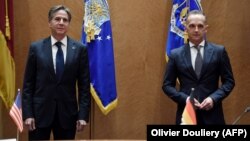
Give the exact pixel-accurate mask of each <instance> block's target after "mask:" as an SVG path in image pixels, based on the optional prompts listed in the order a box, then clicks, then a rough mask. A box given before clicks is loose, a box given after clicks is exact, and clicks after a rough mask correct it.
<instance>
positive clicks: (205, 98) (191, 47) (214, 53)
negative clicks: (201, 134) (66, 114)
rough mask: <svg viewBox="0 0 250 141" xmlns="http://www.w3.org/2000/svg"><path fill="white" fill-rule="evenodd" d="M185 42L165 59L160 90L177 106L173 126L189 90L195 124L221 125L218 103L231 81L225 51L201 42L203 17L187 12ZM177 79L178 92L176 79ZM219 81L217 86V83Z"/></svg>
mask: <svg viewBox="0 0 250 141" xmlns="http://www.w3.org/2000/svg"><path fill="white" fill-rule="evenodd" d="M185 26H186V29H185V30H186V32H187V34H188V43H187V44H185V45H184V46H182V47H180V48H177V49H174V50H172V52H171V55H170V56H169V61H168V65H167V69H166V72H165V76H164V82H163V86H162V89H163V91H164V92H165V94H166V95H168V96H169V97H170V98H171V99H172V100H173V101H174V102H176V103H177V112H176V124H177V125H178V124H180V123H181V118H182V113H183V110H184V107H185V104H186V101H187V99H188V98H189V95H190V92H191V89H192V88H195V91H194V97H195V99H194V106H195V109H196V119H197V124H198V125H207V124H222V125H223V124H225V120H224V115H223V108H222V101H223V99H224V98H226V97H227V96H228V95H229V94H230V92H231V91H232V90H233V88H234V85H235V82H234V77H233V73H232V68H231V64H230V60H229V57H228V55H227V52H226V50H225V48H224V47H223V46H221V45H216V44H213V43H210V42H208V41H206V40H205V38H204V37H205V34H206V32H207V27H208V25H206V17H205V15H204V14H203V13H202V12H200V11H197V10H195V11H191V12H190V13H189V14H188V16H187V20H186V25H185ZM177 79H178V80H179V89H177V88H176V80H177ZM220 80H221V83H220Z"/></svg>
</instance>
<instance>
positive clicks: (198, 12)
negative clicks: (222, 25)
mask: <svg viewBox="0 0 250 141" xmlns="http://www.w3.org/2000/svg"><path fill="white" fill-rule="evenodd" d="M190 15H202V16H204V18H205V22H206V21H207V18H206V15H205V14H204V13H203V12H202V11H200V10H192V11H189V12H188V14H187V20H188V18H189V16H190Z"/></svg>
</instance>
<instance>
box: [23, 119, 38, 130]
mask: <svg viewBox="0 0 250 141" xmlns="http://www.w3.org/2000/svg"><path fill="white" fill-rule="evenodd" d="M24 124H25V126H26V127H27V128H28V129H29V131H33V130H35V129H36V125H35V119H34V118H27V119H26V120H25V121H24Z"/></svg>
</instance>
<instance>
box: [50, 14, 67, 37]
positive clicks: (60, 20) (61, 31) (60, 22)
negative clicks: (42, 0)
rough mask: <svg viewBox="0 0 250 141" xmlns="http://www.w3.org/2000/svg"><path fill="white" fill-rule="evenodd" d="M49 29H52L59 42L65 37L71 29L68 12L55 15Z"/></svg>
mask: <svg viewBox="0 0 250 141" xmlns="http://www.w3.org/2000/svg"><path fill="white" fill-rule="evenodd" d="M49 27H50V29H51V33H52V35H53V36H54V37H55V38H56V39H57V40H60V39H62V38H63V37H65V36H66V33H67V31H68V28H69V17H68V14H67V12H65V11H64V10H59V11H57V12H56V13H54V15H53V18H52V20H51V21H49Z"/></svg>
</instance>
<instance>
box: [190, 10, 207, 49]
mask: <svg viewBox="0 0 250 141" xmlns="http://www.w3.org/2000/svg"><path fill="white" fill-rule="evenodd" d="M205 20H206V19H205V17H204V16H203V15H201V14H195V15H190V16H189V17H188V19H187V22H186V32H187V34H188V39H189V41H190V42H192V43H194V44H195V45H198V44H200V43H201V42H202V41H203V39H204V36H205V34H206V32H207V27H208V25H206V24H205Z"/></svg>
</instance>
